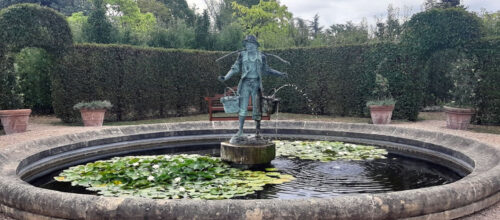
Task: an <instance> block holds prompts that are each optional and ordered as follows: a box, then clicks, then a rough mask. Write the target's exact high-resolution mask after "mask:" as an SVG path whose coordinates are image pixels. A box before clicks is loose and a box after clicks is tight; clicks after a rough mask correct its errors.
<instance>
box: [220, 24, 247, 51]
mask: <svg viewBox="0 0 500 220" xmlns="http://www.w3.org/2000/svg"><path fill="white" fill-rule="evenodd" d="M243 38H244V36H243V28H241V26H240V25H238V24H236V23H233V24H230V25H226V26H224V27H223V28H222V30H221V31H220V32H219V34H218V35H217V37H216V38H215V39H216V41H215V49H216V50H222V51H233V50H237V49H239V48H241V46H242V45H241V39H243Z"/></svg>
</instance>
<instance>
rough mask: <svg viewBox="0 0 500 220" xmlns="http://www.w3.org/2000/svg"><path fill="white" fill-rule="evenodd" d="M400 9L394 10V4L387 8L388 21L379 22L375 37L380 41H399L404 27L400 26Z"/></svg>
mask: <svg viewBox="0 0 500 220" xmlns="http://www.w3.org/2000/svg"><path fill="white" fill-rule="evenodd" d="M398 11H399V9H398V8H393V7H392V4H389V6H388V7H387V20H386V22H385V23H383V22H381V21H378V22H377V29H376V31H375V33H374V34H375V37H376V38H377V39H378V40H380V41H393V42H394V41H398V40H399V37H400V35H401V31H402V27H401V24H399V19H398V17H399V13H398Z"/></svg>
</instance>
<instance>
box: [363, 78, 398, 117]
mask: <svg viewBox="0 0 500 220" xmlns="http://www.w3.org/2000/svg"><path fill="white" fill-rule="evenodd" d="M372 97H373V99H372V100H370V101H368V102H367V103H366V105H367V106H368V107H369V108H370V115H371V118H372V122H373V124H389V123H391V117H392V111H393V110H394V105H395V104H396V101H395V100H394V99H393V98H392V95H391V92H390V91H389V81H388V80H387V78H385V77H384V76H382V75H381V74H379V73H377V74H375V87H374V88H373V91H372Z"/></svg>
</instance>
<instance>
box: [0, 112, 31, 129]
mask: <svg viewBox="0 0 500 220" xmlns="http://www.w3.org/2000/svg"><path fill="white" fill-rule="evenodd" d="M30 114H31V109H16V110H0V119H1V120H2V125H3V129H4V131H5V133H6V134H14V133H21V132H25V131H26V128H27V127H28V121H29V118H30Z"/></svg>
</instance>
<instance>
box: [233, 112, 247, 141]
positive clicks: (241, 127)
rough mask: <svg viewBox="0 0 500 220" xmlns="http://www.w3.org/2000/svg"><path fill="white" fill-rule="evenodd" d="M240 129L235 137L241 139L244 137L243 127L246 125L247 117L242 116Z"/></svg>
mask: <svg viewBox="0 0 500 220" xmlns="http://www.w3.org/2000/svg"><path fill="white" fill-rule="evenodd" d="M239 120H240V127H239V128H238V132H237V133H236V134H235V135H234V136H235V137H241V136H242V135H243V126H244V125H245V116H240V117H239Z"/></svg>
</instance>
